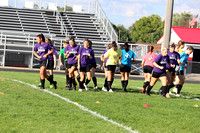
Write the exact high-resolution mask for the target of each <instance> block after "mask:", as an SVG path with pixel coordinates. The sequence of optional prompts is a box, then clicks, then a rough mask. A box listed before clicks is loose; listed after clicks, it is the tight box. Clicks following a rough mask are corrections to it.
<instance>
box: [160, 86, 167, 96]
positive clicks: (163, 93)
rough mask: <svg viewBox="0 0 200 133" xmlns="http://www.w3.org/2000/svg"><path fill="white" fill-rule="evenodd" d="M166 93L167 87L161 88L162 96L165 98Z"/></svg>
mask: <svg viewBox="0 0 200 133" xmlns="http://www.w3.org/2000/svg"><path fill="white" fill-rule="evenodd" d="M166 92H167V86H162V93H161V94H162V95H163V96H165V95H166Z"/></svg>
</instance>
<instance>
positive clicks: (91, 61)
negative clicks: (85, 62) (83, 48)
mask: <svg viewBox="0 0 200 133" xmlns="http://www.w3.org/2000/svg"><path fill="white" fill-rule="evenodd" d="M89 49H92V48H91V47H89ZM92 51H93V52H92V54H91V56H92V59H91V60H89V63H90V64H91V63H92V64H96V59H95V57H94V50H93V49H92Z"/></svg>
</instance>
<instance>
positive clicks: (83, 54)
mask: <svg viewBox="0 0 200 133" xmlns="http://www.w3.org/2000/svg"><path fill="white" fill-rule="evenodd" d="M78 54H80V65H81V67H88V66H89V64H90V63H89V61H90V59H89V56H88V54H90V55H92V54H94V51H93V50H92V49H90V48H87V49H86V48H84V47H81V48H80V50H79V53H78Z"/></svg>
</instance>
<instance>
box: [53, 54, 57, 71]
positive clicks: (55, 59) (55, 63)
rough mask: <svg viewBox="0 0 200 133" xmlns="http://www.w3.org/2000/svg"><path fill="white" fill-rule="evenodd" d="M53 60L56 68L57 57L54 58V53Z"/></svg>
mask: <svg viewBox="0 0 200 133" xmlns="http://www.w3.org/2000/svg"><path fill="white" fill-rule="evenodd" d="M53 60H54V69H55V68H56V66H57V61H56V60H57V58H56V55H53Z"/></svg>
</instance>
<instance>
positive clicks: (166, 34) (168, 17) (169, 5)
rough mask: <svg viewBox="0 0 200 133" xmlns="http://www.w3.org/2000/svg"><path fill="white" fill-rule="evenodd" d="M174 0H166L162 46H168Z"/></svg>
mask: <svg viewBox="0 0 200 133" xmlns="http://www.w3.org/2000/svg"><path fill="white" fill-rule="evenodd" d="M173 6H174V0H167V8H166V16H165V28H164V42H163V45H162V49H163V47H166V48H168V46H169V43H170V38H171V26H172V17H173Z"/></svg>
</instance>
